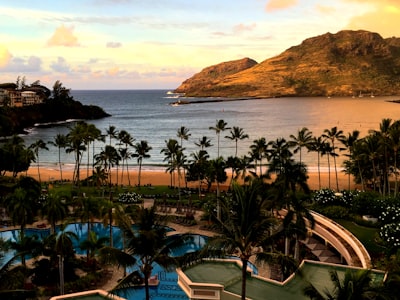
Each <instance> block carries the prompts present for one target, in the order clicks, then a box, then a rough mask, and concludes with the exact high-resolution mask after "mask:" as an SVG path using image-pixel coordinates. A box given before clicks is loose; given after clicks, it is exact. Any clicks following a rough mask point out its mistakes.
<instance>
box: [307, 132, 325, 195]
mask: <svg viewBox="0 0 400 300" xmlns="http://www.w3.org/2000/svg"><path fill="white" fill-rule="evenodd" d="M323 145H324V142H323V140H322V137H321V136H319V137H316V136H314V137H313V139H312V142H311V145H310V146H309V149H310V151H313V152H316V153H317V168H318V188H319V189H321V153H322V151H323Z"/></svg>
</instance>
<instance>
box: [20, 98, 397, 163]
mask: <svg viewBox="0 0 400 300" xmlns="http://www.w3.org/2000/svg"><path fill="white" fill-rule="evenodd" d="M71 94H72V95H73V97H74V99H76V100H79V101H81V102H82V103H83V104H93V105H98V106H100V107H102V108H103V109H104V110H105V111H106V112H108V113H109V114H111V115H112V116H111V117H108V118H104V119H101V120H92V121H88V122H89V123H92V124H94V125H96V127H97V128H99V129H100V130H102V132H103V133H104V134H105V133H106V129H107V128H108V127H109V126H110V125H113V126H115V127H116V128H117V129H118V130H122V129H124V130H126V131H128V132H129V133H130V134H131V135H132V136H133V137H134V138H135V139H136V141H140V140H146V141H147V142H148V144H149V145H150V146H151V147H152V150H151V151H150V153H149V154H150V155H151V158H149V159H145V160H144V161H143V163H144V164H145V165H146V167H147V168H150V169H151V168H153V167H154V166H156V165H160V164H164V162H163V159H164V156H163V154H162V153H160V151H161V149H162V148H164V147H165V141H167V140H168V139H170V138H175V139H178V138H177V130H178V129H179V128H180V127H181V126H185V127H187V128H188V129H189V130H190V133H191V136H190V138H189V140H188V141H184V147H185V148H186V149H187V154H189V153H191V152H193V151H196V150H198V147H197V146H195V144H194V143H195V142H197V141H198V140H199V139H200V138H201V137H202V136H207V137H208V138H210V139H211V142H212V144H213V145H214V146H213V147H211V148H208V149H207V150H208V152H209V154H210V157H211V158H215V157H216V153H217V136H216V134H215V131H212V130H210V129H209V127H210V126H215V124H216V121H217V120H218V119H223V120H225V122H227V123H228V126H229V127H233V126H238V127H241V128H243V129H244V131H245V133H247V134H248V135H249V136H250V138H249V139H247V140H243V141H239V150H238V153H239V155H244V154H247V153H248V152H249V146H250V144H252V142H253V140H255V139H258V138H260V137H265V138H266V139H267V141H269V140H275V139H277V138H280V137H284V138H286V139H289V136H290V135H291V134H293V135H296V134H297V132H298V130H299V129H301V128H302V127H307V128H308V129H310V130H311V131H312V132H313V134H314V135H316V136H320V135H321V134H322V133H323V131H324V129H330V128H332V127H334V126H337V127H338V129H341V130H343V132H344V133H345V134H347V133H348V132H351V131H353V130H354V129H357V130H359V131H360V132H361V136H365V135H366V134H367V133H368V130H370V129H378V128H379V123H380V122H381V120H382V119H383V118H392V119H394V120H397V119H400V104H396V103H391V102H388V100H394V99H400V98H399V97H374V98H370V97H363V98H350V97H348V98H344V97H338V98H335V97H332V98H329V99H328V98H274V99H259V100H248V101H234V102H225V103H224V102H212V103H198V104H191V105H181V106H171V105H169V103H171V102H173V101H176V100H177V99H175V98H172V97H171V95H169V94H167V91H166V90H106V91H96V90H91V91H72V93H71ZM191 100H199V99H191ZM67 132H68V127H67V125H65V124H63V125H58V126H55V127H51V128H37V127H35V128H32V129H30V133H29V134H28V135H25V136H24V139H25V142H26V144H27V145H30V144H31V143H33V142H35V141H36V140H38V139H43V140H44V141H50V140H52V139H53V138H54V137H55V136H56V135H57V134H58V133H63V134H66V133H67ZM226 135H229V131H225V132H223V133H222V134H221V141H220V154H221V155H222V156H223V157H225V158H226V157H228V156H231V155H234V153H235V143H234V141H231V140H229V139H226V138H224V137H225V136H226ZM107 142H108V140H107ZM104 146H105V144H104V143H101V142H96V143H95V152H96V153H98V152H99V151H101V149H102V148H104ZM48 147H49V151H45V150H43V151H40V153H39V157H40V163H41V165H43V166H46V167H49V168H56V164H57V162H58V150H57V149H56V148H55V147H52V146H50V145H49V146H48ZM90 151H91V149H90ZM85 156H86V154H85ZM303 160H304V162H305V163H306V164H307V165H308V166H309V168H310V169H311V168H315V167H316V156H315V154H314V153H310V154H306V155H305V154H303ZM62 161H63V163H65V164H66V167H68V166H70V167H71V168H72V165H73V163H74V158H73V155H72V154H66V153H62ZM85 161H86V160H85V159H83V163H85ZM321 163H322V164H326V162H324V160H323V161H322V162H321ZM130 164H131V165H135V164H136V161H134V160H131V161H130ZM152 166H153V167H152ZM158 168H160V167H158Z"/></svg>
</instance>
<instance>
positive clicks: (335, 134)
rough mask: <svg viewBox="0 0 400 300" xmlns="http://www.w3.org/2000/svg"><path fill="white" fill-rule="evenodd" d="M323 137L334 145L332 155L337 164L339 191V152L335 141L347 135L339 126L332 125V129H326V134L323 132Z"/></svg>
mask: <svg viewBox="0 0 400 300" xmlns="http://www.w3.org/2000/svg"><path fill="white" fill-rule="evenodd" d="M322 137H324V138H326V139H327V140H329V141H330V143H331V147H332V156H333V164H334V166H335V177H336V190H337V191H339V180H338V173H337V165H336V156H337V153H336V152H335V150H336V149H337V147H336V146H335V142H336V141H337V140H339V141H340V140H341V139H343V138H344V137H345V136H344V134H343V130H338V129H337V127H336V126H335V127H332V128H331V129H325V130H324V134H322Z"/></svg>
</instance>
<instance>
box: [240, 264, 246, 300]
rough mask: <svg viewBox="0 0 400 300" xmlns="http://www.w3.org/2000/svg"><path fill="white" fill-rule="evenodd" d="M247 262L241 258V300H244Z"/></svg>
mask: <svg viewBox="0 0 400 300" xmlns="http://www.w3.org/2000/svg"><path fill="white" fill-rule="evenodd" d="M246 280H247V260H246V259H243V258H242V296H241V299H242V300H246Z"/></svg>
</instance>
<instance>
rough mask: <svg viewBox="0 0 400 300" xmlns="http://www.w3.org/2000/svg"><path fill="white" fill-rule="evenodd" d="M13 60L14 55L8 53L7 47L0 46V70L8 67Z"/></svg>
mask: <svg viewBox="0 0 400 300" xmlns="http://www.w3.org/2000/svg"><path fill="white" fill-rule="evenodd" d="M11 58H12V55H11V53H10V51H8V49H7V48H6V47H5V46H3V45H0V68H4V67H5V66H7V65H8V63H9V62H10V60H11Z"/></svg>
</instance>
